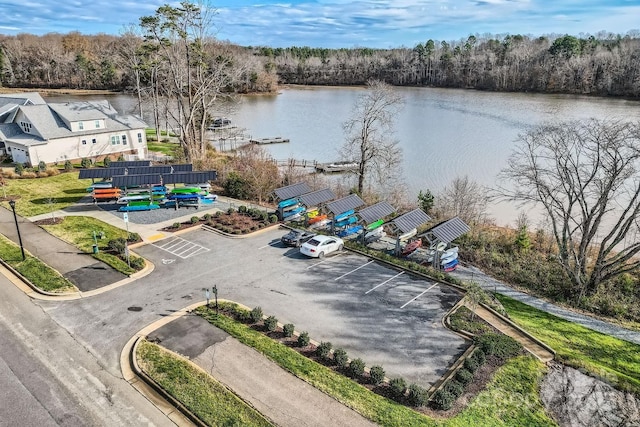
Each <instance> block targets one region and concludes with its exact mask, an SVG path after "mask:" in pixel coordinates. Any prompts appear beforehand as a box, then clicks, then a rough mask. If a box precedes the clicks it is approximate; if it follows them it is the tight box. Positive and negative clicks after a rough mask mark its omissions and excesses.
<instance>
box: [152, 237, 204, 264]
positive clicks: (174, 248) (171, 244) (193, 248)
mask: <svg viewBox="0 0 640 427" xmlns="http://www.w3.org/2000/svg"><path fill="white" fill-rule="evenodd" d="M152 245H153V246H155V247H157V248H159V249H162V250H163V251H167V252H169V253H170V254H172V255H175V256H177V257H179V258H182V259H186V258H189V257H192V256H194V255H196V254H199V253H201V252H208V251H209V248H205V247H204V246H202V245H199V244H197V243H194V242H190V241H188V240H186V239H183V238H181V237H175V238H173V239H169V240H167V241H166V242H163V244H160V245H159V244H155V243H152Z"/></svg>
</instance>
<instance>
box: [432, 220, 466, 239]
mask: <svg viewBox="0 0 640 427" xmlns="http://www.w3.org/2000/svg"><path fill="white" fill-rule="evenodd" d="M469 230H471V228H470V227H469V226H468V225H467V224H466V223H465V222H464V221H463V220H461V219H460V218H458V217H455V218H451V219H450V220H448V221H445V222H443V223H441V224H438V225H436V226H435V227H433V228H432V229H431V230H429V231H430V232H431V233H432V234H433V235H434V236H436V237H437V238H438V240H440V241H441V242H445V243H451V242H453V241H454V240H455V239H457V238H458V237H460V236H462V235H463V234H465V233H468V232H469Z"/></svg>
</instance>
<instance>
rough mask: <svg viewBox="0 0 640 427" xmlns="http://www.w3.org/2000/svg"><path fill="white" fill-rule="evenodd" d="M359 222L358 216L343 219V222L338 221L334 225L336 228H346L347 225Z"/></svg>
mask: <svg viewBox="0 0 640 427" xmlns="http://www.w3.org/2000/svg"><path fill="white" fill-rule="evenodd" d="M356 222H358V217H357V216H355V215H354V216H350V217H349V218H346V219H343V220H342V221H338V222H336V223H335V224H334V227H344V226H346V225H351V224H355V223H356Z"/></svg>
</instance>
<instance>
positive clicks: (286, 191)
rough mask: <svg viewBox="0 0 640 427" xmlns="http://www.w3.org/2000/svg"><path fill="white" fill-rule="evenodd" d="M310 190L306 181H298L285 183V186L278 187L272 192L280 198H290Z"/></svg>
mask: <svg viewBox="0 0 640 427" xmlns="http://www.w3.org/2000/svg"><path fill="white" fill-rule="evenodd" d="M310 192H311V188H309V185H308V184H307V183H306V182H299V183H297V184H291V185H287V186H286V187H280V188H277V189H276V190H274V194H275V195H276V197H277V198H278V199H280V200H287V199H291V198H293V197H298V196H301V195H303V194H307V193H310Z"/></svg>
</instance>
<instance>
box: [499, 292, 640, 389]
mask: <svg viewBox="0 0 640 427" xmlns="http://www.w3.org/2000/svg"><path fill="white" fill-rule="evenodd" d="M498 299H499V300H500V302H502V305H503V306H504V307H505V309H506V310H507V313H509V316H511V318H512V319H513V320H514V321H515V322H516V323H518V324H519V325H520V326H522V327H523V328H525V329H526V330H527V331H529V332H531V333H532V334H533V335H535V336H536V337H537V338H539V339H541V340H542V341H544V342H545V343H546V344H548V345H550V346H551V347H552V348H553V349H554V350H555V351H556V352H557V358H558V359H559V360H560V361H562V362H563V363H565V364H567V365H570V366H574V367H578V368H585V369H586V370H587V371H589V372H590V373H592V374H595V375H597V376H599V377H601V378H604V379H606V380H607V381H609V382H610V383H613V384H615V385H616V386H617V387H618V388H620V389H622V390H628V391H632V392H634V393H635V394H636V395H640V345H637V344H633V343H630V342H628V341H624V340H620V339H617V338H613V337H610V336H608V335H605V334H602V333H600V332H596V331H593V330H591V329H588V328H585V327H583V326H580V325H578V324H576V323H572V322H569V321H567V320H564V319H561V318H559V317H556V316H553V315H551V314H548V313H545V312H543V311H540V310H538V309H535V308H533V307H530V306H528V305H526V304H523V303H521V302H519V301H516V300H514V299H511V298H508V297H505V296H503V295H498Z"/></svg>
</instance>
